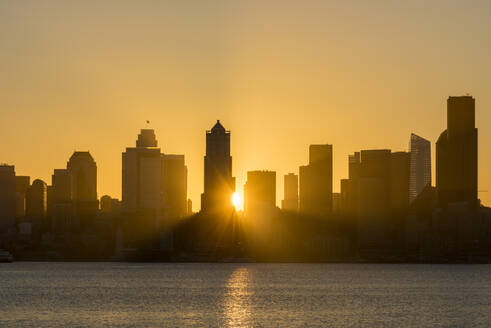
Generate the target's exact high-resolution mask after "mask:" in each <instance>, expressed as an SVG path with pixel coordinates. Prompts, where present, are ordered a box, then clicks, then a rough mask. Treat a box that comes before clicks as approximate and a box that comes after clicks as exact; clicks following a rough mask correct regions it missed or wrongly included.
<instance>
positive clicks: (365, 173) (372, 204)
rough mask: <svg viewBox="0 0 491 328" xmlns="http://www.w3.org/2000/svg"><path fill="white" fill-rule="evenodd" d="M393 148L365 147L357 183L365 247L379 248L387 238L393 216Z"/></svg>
mask: <svg viewBox="0 0 491 328" xmlns="http://www.w3.org/2000/svg"><path fill="white" fill-rule="evenodd" d="M390 178H391V151H390V150H389V149H375V150H362V151H361V154H360V165H359V177H358V183H357V190H356V192H357V208H356V210H357V228H358V244H359V247H361V248H378V247H381V245H385V243H386V241H387V223H388V219H389V217H390V199H391V196H390V189H391V183H390Z"/></svg>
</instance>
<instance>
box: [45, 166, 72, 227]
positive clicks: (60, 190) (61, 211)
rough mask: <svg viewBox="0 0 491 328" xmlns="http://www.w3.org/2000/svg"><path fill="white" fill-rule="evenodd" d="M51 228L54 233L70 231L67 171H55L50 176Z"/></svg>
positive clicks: (70, 184) (69, 178)
mask: <svg viewBox="0 0 491 328" xmlns="http://www.w3.org/2000/svg"><path fill="white" fill-rule="evenodd" d="M51 186H52V191H51V196H52V197H51V199H50V201H52V206H53V208H52V213H51V220H52V228H53V229H54V232H56V233H64V232H67V230H69V229H70V227H71V224H72V219H73V204H72V179H71V176H70V172H68V170H67V169H55V170H54V172H53V175H52V176H51Z"/></svg>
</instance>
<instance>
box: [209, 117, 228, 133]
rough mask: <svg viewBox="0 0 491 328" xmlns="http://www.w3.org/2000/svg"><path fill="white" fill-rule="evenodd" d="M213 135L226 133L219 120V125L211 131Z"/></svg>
mask: <svg viewBox="0 0 491 328" xmlns="http://www.w3.org/2000/svg"><path fill="white" fill-rule="evenodd" d="M211 132H212V133H225V128H224V127H223V125H222V124H221V123H220V120H217V123H216V124H215V125H214V126H213V128H212V129H211Z"/></svg>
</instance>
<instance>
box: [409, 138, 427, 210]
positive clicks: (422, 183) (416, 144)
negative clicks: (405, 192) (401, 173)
mask: <svg viewBox="0 0 491 328" xmlns="http://www.w3.org/2000/svg"><path fill="white" fill-rule="evenodd" d="M409 151H410V157H411V164H410V178H409V201H410V202H412V201H413V200H414V199H415V198H416V196H418V195H419V193H420V192H421V191H422V190H423V189H424V188H425V187H426V186H428V185H431V143H430V142H429V141H428V140H426V139H424V138H422V137H420V136H418V135H416V134H414V133H411V138H410V140H409Z"/></svg>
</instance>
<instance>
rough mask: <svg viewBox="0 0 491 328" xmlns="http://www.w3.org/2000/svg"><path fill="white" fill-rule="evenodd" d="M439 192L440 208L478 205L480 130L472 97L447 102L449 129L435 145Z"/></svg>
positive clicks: (453, 98)
mask: <svg viewBox="0 0 491 328" xmlns="http://www.w3.org/2000/svg"><path fill="white" fill-rule="evenodd" d="M436 188H437V195H438V203H439V205H440V206H441V207H447V206H448V204H449V203H457V202H468V203H469V204H476V201H477V128H476V127H475V100H474V98H473V97H471V96H462V97H449V98H448V100H447V129H446V130H445V131H443V132H442V134H440V137H439V138H438V141H437V142H436Z"/></svg>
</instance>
